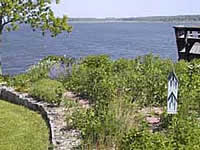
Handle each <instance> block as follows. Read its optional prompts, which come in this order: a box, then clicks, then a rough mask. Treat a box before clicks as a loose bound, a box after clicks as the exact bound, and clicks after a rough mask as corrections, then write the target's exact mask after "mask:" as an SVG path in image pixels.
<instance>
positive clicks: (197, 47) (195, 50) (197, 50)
mask: <svg viewBox="0 0 200 150" xmlns="http://www.w3.org/2000/svg"><path fill="white" fill-rule="evenodd" d="M185 52H186V50H185V48H183V49H182V50H181V51H180V53H185ZM189 53H190V54H197V55H198V54H199V55H200V43H199V42H196V43H194V45H193V46H192V48H191V49H190V51H189Z"/></svg>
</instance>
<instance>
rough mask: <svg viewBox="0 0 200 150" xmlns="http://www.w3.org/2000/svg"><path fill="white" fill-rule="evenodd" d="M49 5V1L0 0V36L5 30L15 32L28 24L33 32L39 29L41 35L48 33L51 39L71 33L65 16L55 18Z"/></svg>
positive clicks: (57, 0) (57, 1)
mask: <svg viewBox="0 0 200 150" xmlns="http://www.w3.org/2000/svg"><path fill="white" fill-rule="evenodd" d="M51 3H52V1H51V0H0V34H1V33H2V31H3V29H5V28H6V30H7V31H14V30H17V29H18V28H19V24H22V23H25V24H30V26H31V27H32V28H33V31H35V30H36V29H37V28H39V29H40V30H42V34H43V35H44V34H45V33H46V32H47V31H50V32H51V36H52V37H55V36H56V35H58V34H60V33H62V32H64V31H67V32H71V31H72V27H71V26H70V25H69V24H68V23H67V21H68V18H67V16H63V17H62V18H56V17H55V15H54V13H53V11H52V10H51V8H50V4H51ZM58 3H59V0H56V4H58Z"/></svg>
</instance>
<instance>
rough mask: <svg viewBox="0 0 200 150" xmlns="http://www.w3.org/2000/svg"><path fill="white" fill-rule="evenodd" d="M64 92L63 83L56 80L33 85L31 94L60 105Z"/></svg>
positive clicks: (38, 82)
mask: <svg viewBox="0 0 200 150" xmlns="http://www.w3.org/2000/svg"><path fill="white" fill-rule="evenodd" d="M64 91H65V89H64V87H63V85H62V83H60V82H58V81H55V80H50V79H42V80H39V81H37V82H35V83H34V84H33V85H32V87H31V89H30V91H29V94H30V95H31V96H33V97H36V98H39V99H40V100H43V101H46V102H48V103H56V104H60V102H61V101H62V95H63V93H64Z"/></svg>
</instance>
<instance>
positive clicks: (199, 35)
mask: <svg viewBox="0 0 200 150" xmlns="http://www.w3.org/2000/svg"><path fill="white" fill-rule="evenodd" d="M174 29H175V35H176V43H177V48H178V57H179V58H178V60H180V59H185V60H188V61H190V60H192V59H194V58H200V26H175V27H174Z"/></svg>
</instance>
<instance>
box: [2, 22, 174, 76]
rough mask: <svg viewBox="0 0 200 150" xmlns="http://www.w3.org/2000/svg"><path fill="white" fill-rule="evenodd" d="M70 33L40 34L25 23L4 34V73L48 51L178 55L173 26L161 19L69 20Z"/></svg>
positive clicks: (126, 55) (77, 54)
mask: <svg viewBox="0 0 200 150" xmlns="http://www.w3.org/2000/svg"><path fill="white" fill-rule="evenodd" d="M72 25H73V27H74V30H73V32H72V33H71V34H69V35H67V34H62V35H59V36H58V37H56V38H51V37H50V36H49V35H47V36H45V37H43V36H42V35H41V33H39V32H32V31H31V29H30V28H29V27H27V26H24V27H22V28H21V29H20V30H19V31H17V32H10V33H4V34H3V43H2V44H3V45H1V47H0V52H1V54H2V61H3V62H2V63H3V71H4V73H10V74H16V73H20V72H23V71H25V70H26V69H27V68H28V67H29V66H30V65H31V64H34V63H36V62H37V61H38V60H39V59H41V58H43V57H44V56H47V55H69V56H73V57H83V56H87V55H96V54H108V55H109V56H111V58H113V59H117V58H120V57H124V58H135V57H136V56H140V55H145V54H149V53H153V54H155V55H159V56H160V57H162V58H170V59H172V60H176V59H177V53H176V43H175V36H174V31H173V28H172V26H173V25H174V24H167V23H165V24H163V23H94V24H87V23H80V24H72Z"/></svg>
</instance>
